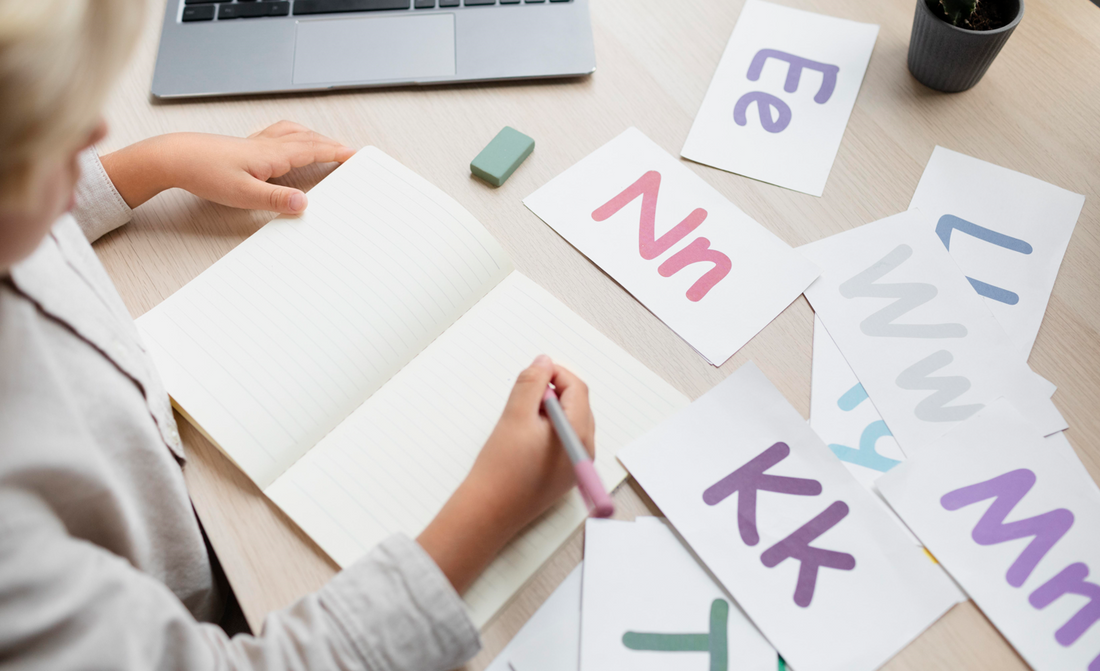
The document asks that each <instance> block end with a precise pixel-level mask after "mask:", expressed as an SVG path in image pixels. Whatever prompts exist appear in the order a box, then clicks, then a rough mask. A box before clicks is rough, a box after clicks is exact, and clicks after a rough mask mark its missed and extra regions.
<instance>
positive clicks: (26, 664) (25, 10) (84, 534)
mask: <svg viewBox="0 0 1100 671" xmlns="http://www.w3.org/2000/svg"><path fill="white" fill-rule="evenodd" d="M171 1H172V2H175V1H176V0H171ZM140 10H141V3H140V2H139V0H0V660H3V664H4V665H5V667H6V668H14V669H52V670H63V669H78V668H79V669H88V668H96V669H123V670H128V669H213V668H218V669H370V670H371V671H382V670H388V669H409V670H413V669H415V670H432V669H446V668H451V667H455V666H458V665H460V664H462V663H463V662H465V660H467V659H468V658H469V657H470V656H471V655H473V654H474V653H475V652H476V650H477V646H478V635H477V631H476V630H475V629H474V627H473V626H472V625H471V623H470V621H469V619H468V618H467V615H466V611H465V609H464V606H463V604H462V601H461V600H460V598H459V596H458V594H459V593H461V592H462V591H463V590H464V589H465V588H466V587H468V586H469V585H470V583H471V582H472V581H473V580H474V578H475V577H476V576H477V575H478V573H479V572H480V571H481V570H482V569H483V568H484V567H485V566H486V564H487V563H488V562H489V561H490V560H491V559H492V557H493V556H494V555H495V554H496V553H497V552H498V551H499V550H500V549H501V548H502V547H503V545H504V544H505V543H506V542H507V541H508V540H509V539H510V538H511V537H512V536H513V535H515V533H516V532H518V531H519V530H520V529H521V528H523V527H524V526H525V525H526V524H528V523H529V522H530V521H532V520H533V519H534V518H535V517H536V516H538V515H539V514H540V513H542V512H543V511H544V510H545V509H546V508H548V507H549V506H550V504H551V503H553V502H554V501H555V500H556V499H557V498H558V497H560V496H561V495H562V494H563V493H564V492H565V491H566V490H567V489H568V488H569V487H570V486H571V485H572V474H571V473H572V471H571V468H570V465H569V463H568V460H567V459H566V457H565V456H564V454H563V452H562V450H561V448H560V446H559V445H558V444H557V440H556V439H555V437H554V434H553V431H552V429H551V427H550V425H549V423H548V422H547V420H546V418H545V417H543V416H540V414H539V403H540V399H541V397H542V394H543V391H544V390H545V389H546V385H547V384H548V383H550V382H553V383H554V385H556V387H557V388H558V391H559V393H560V395H561V398H562V405H563V406H564V407H565V410H566V413H567V414H568V416H569V418H570V421H571V422H572V423H573V425H574V427H575V428H576V429H577V432H578V433H579V435H580V436H581V437H582V439H583V441H584V443H585V444H586V446H587V447H588V450H589V451H590V452H592V451H593V449H594V448H593V441H594V438H593V436H594V424H593V419H592V414H591V410H590V409H589V405H588V396H587V389H586V388H585V386H584V384H583V383H582V382H581V381H580V380H578V379H577V378H576V377H575V376H573V375H572V374H570V373H569V372H568V371H566V370H564V369H562V368H560V367H558V366H555V365H554V364H553V363H552V362H551V361H550V359H549V358H547V357H545V356H540V357H538V358H537V359H536V360H535V361H534V363H533V364H532V365H531V366H530V367H529V368H527V369H526V370H524V371H523V372H522V373H521V374H520V375H519V378H518V380H517V382H516V385H515V388H514V389H513V391H512V394H511V396H510V398H509V399H508V401H507V405H506V407H505V410H504V413H503V416H502V417H501V419H500V421H499V423H498V424H497V426H496V428H495V429H494V431H493V433H492V435H491V436H490V437H489V439H488V441H487V442H486V444H485V446H484V448H483V449H482V451H481V454H480V455H479V457H478V458H477V460H476V463H475V464H474V466H473V468H472V470H471V471H470V473H469V474H468V476H467V477H466V479H465V481H464V482H463V483H462V484H461V485H460V486H459V488H458V489H457V491H456V492H455V493H454V495H453V496H452V497H451V499H450V500H449V501H448V502H447V503H446V504H445V505H444V507H443V509H442V510H441V511H440V512H439V514H438V515H437V516H436V518H435V519H434V520H433V521H432V522H431V523H430V524H429V525H428V527H427V528H426V529H425V530H424V531H423V533H421V534H420V536H419V537H418V538H417V539H416V541H413V540H410V539H408V538H405V537H403V536H395V537H392V538H390V539H388V540H387V541H385V542H383V543H382V544H381V545H380V546H379V547H377V548H375V549H374V550H373V551H372V552H371V553H369V554H368V555H367V556H366V557H364V558H363V559H362V560H360V561H359V562H358V563H356V564H355V565H353V566H350V567H348V568H347V569H345V570H344V571H342V572H341V573H340V574H338V575H337V576H336V577H335V578H333V580H332V581H331V582H329V584H328V585H326V586H325V587H324V588H322V589H321V590H320V591H318V592H316V593H314V594H310V595H308V596H306V597H304V598H302V599H301V600H300V601H298V602H297V603H296V604H294V605H292V606H291V607H289V608H287V609H285V610H283V611H279V612H276V613H272V614H271V615H270V616H269V617H268V619H267V621H266V623H265V627H264V631H263V634H262V635H261V636H255V637H254V636H249V635H244V634H241V635H238V636H235V637H233V638H230V637H229V636H227V634H226V633H225V631H224V630H223V629H221V628H219V627H218V626H217V625H215V624H210V622H213V621H215V620H217V618H218V617H220V614H221V612H222V609H223V604H224V599H223V598H222V596H221V595H220V594H218V589H217V587H216V581H215V570H214V568H213V567H212V558H211V557H210V556H209V554H208V551H207V548H206V546H205V544H204V541H203V536H202V532H201V530H200V528H199V524H198V521H197V519H196V518H195V516H194V513H193V511H192V508H191V504H190V501H189V499H188V495H187V491H186V489H185V485H184V480H183V477H182V470H181V468H182V464H183V453H182V449H181V447H180V443H179V437H178V434H177V432H176V427H175V422H174V419H173V416H172V412H171V408H170V405H169V402H168V397H167V395H166V394H165V392H164V389H163V387H162V386H161V383H160V381H159V379H158V377H157V374H156V371H155V370H154V369H153V366H152V362H151V360H150V359H149V358H148V357H147V356H146V354H145V351H144V349H143V348H142V345H141V343H140V341H139V339H138V337H137V332H136V330H135V328H134V325H133V322H132V321H131V320H130V318H129V315H128V313H127V311H126V308H125V306H124V305H123V304H122V301H121V299H120V297H119V295H118V293H117V292H116V291H115V289H114V287H113V286H112V285H111V283H110V280H109V279H108V277H107V274H106V273H105V272H104V269H103V267H102V266H101V265H100V264H99V262H98V260H97V259H96V256H95V254H94V252H93V251H92V248H91V247H90V246H89V244H88V241H89V239H95V238H96V237H98V236H100V235H102V234H103V233H105V232H107V231H109V230H111V229H113V228H115V227H117V226H119V225H121V224H122V223H124V222H125V221H127V220H128V219H129V218H130V208H132V207H137V206H138V205H139V204H141V203H142V202H144V201H145V200H147V199H149V198H151V197H152V196H154V195H155V194H156V193H158V192H159V191H162V190H164V189H167V188H171V187H182V188H185V189H188V190H190V191H192V192H193V193H195V194H198V195H200V196H203V197H206V198H209V199H211V200H214V201H217V202H220V203H224V204H229V205H234V206H238V207H251V208H263V209H269V210H274V211H278V212H299V211H301V210H302V209H303V208H305V207H306V196H305V194H303V193H301V192H300V191H297V190H295V189H290V188H286V187H281V186H275V185H272V184H268V183H267V182H266V181H265V180H267V179H268V178H270V177H274V176H278V175H282V174H285V173H286V172H288V171H289V170H290V169H291V168H293V167H298V166H303V165H308V164H310V163H314V162H329V161H343V160H346V159H347V158H348V157H349V156H351V154H352V151H351V150H350V149H348V148H346V147H343V146H342V145H340V144H339V143H337V142H335V141H333V140H329V139H327V138H324V137H321V136H319V135H317V134H315V133H313V132H311V131H308V130H306V129H305V128H302V127H300V126H297V125H295V124H290V123H287V122H280V123H278V124H275V125H274V126H272V127H270V128H268V129H266V130H264V131H262V132H260V133H259V134H257V135H254V136H252V137H250V138H247V139H237V138H227V137H217V136H208V135H196V134H177V135H167V136H163V137H158V138H153V139H151V140H147V141H145V142H141V143H138V144H136V145H134V146H132V147H128V148H126V149H123V150H121V151H118V152H116V153H113V154H110V155H107V156H104V157H103V159H102V162H101V161H100V160H99V159H98V157H97V156H96V154H95V152H94V150H92V149H90V147H91V146H92V145H94V144H95V143H96V142H97V141H98V140H100V139H101V138H102V137H103V136H104V134H105V132H106V130H105V127H104V125H103V123H102V121H100V120H99V111H98V110H99V109H100V108H101V106H102V104H103V100H104V97H105V94H106V91H107V89H108V86H109V84H110V82H111V80H112V79H113V78H114V76H115V75H116V73H117V72H118V71H119V69H120V68H121V66H122V65H123V63H124V61H125V59H126V57H127V54H128V53H129V50H130V45H131V43H132V42H133V40H134V37H135V33H136V31H137V29H138V26H139V25H140V23H141V19H140V14H141V12H140Z"/></svg>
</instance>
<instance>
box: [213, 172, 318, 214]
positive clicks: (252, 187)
mask: <svg viewBox="0 0 1100 671" xmlns="http://www.w3.org/2000/svg"><path fill="white" fill-rule="evenodd" d="M230 200H231V202H228V203H225V204H226V205H230V206H232V207H239V208H242V209H246V210H268V211H270V212H278V213H280V214H298V213H299V212H301V211H302V210H304V209H306V205H307V203H308V200H307V199H306V194H304V193H302V192H301V191H299V190H298V189H292V188H290V187H288V186H279V185H277V184H268V183H267V182H261V181H260V180H258V179H255V178H254V177H250V176H245V177H244V178H242V179H241V181H240V183H239V184H238V186H237V188H236V189H234V191H233V194H232V196H231V197H230Z"/></svg>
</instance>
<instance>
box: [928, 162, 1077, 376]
mask: <svg viewBox="0 0 1100 671" xmlns="http://www.w3.org/2000/svg"><path fill="white" fill-rule="evenodd" d="M1084 205H1085V197H1084V196H1082V195H1081V194H1079V193H1073V192H1072V191H1066V190H1065V189H1062V188H1059V187H1057V186H1054V185H1053V184H1048V183H1046V182H1044V181H1042V180H1039V179H1035V178H1034V177H1029V176H1028V175H1024V174H1021V173H1018V172H1015V171H1014V170H1009V169H1008V168H1002V167H1000V166H998V165H993V164H992V163H986V162H985V161H981V160H978V159H976V158H972V157H970V156H967V155H966V154H960V153H958V152H954V151H951V150H950V149H944V148H943V147H936V149H935V150H934V151H933V152H932V158H930V159H928V165H927V166H926V167H925V168H924V174H923V175H921V178H920V183H919V184H917V191H916V193H914V194H913V201H912V202H911V203H910V204H909V209H919V210H921V211H922V212H924V213H925V215H928V216H929V217H930V218H931V219H930V222H929V223H930V224H931V225H934V226H935V227H936V235H937V236H939V238H940V240H941V241H942V242H943V245H944V247H947V248H948V250H950V252H951V256H952V257H953V258H954V259H955V262H956V263H958V264H959V267H960V268H962V270H963V272H964V273H966V276H967V277H966V279H967V280H968V281H969V282H970V284H971V286H973V287H974V290H975V291H977V292H978V294H980V295H981V296H982V297H983V298H984V299H985V304H986V305H987V306H988V307H989V310H990V311H991V312H992V313H993V316H994V317H996V318H997V321H998V322H1000V324H1001V326H1003V327H1004V330H1005V332H1006V333H1008V336H1009V337H1010V338H1012V340H1013V341H1014V342H1016V344H1017V345H1019V347H1020V348H1021V350H1022V352H1023V353H1024V355H1025V358H1026V355H1027V354H1029V353H1030V352H1031V347H1032V345H1034V344H1035V337H1036V336H1037V335H1038V334H1039V326H1041V325H1042V323H1043V315H1044V314H1045V313H1046V309H1047V302H1048V301H1049V300H1050V292H1051V290H1052V289H1053V288H1054V280H1055V279H1056V278H1057V277H1058V268H1059V267H1060V266H1061V265H1062V257H1063V256H1064V255H1065V253H1066V247H1067V246H1068V245H1069V239H1070V237H1071V236H1072V235H1073V229H1074V227H1075V226H1076V225H1077V218H1078V217H1079V216H1080V215H1081V208H1082V207H1084Z"/></svg>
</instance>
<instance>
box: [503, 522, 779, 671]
mask: <svg viewBox="0 0 1100 671" xmlns="http://www.w3.org/2000/svg"><path fill="white" fill-rule="evenodd" d="M582 603H583V605H582V615H581V622H582V624H581V631H582V633H581V671H667V670H668V669H676V670H677V671H775V669H776V668H777V665H778V664H777V662H778V658H777V657H776V653H775V649H774V648H772V646H771V645H769V644H768V642H767V640H765V639H764V637H763V636H761V635H760V632H759V631H757V629H756V627H754V626H753V624H752V623H751V622H749V620H748V618H746V617H745V615H744V613H742V612H741V610H740V609H739V608H738V607H737V604H736V603H734V602H733V599H732V598H730V596H729V594H727V593H726V592H725V591H723V590H722V588H721V586H719V585H718V583H716V582H714V579H713V578H711V577H710V575H709V574H708V573H707V572H706V570H705V569H704V568H703V567H702V566H700V565H699V562H697V561H696V560H695V558H694V557H693V556H692V555H691V552H690V551H689V550H688V549H687V548H686V547H685V546H684V544H683V543H681V542H680V539H679V538H677V537H676V534H675V532H673V531H672V529H671V528H670V527H669V526H668V524H666V523H665V521H664V520H662V519H661V518H659V517H639V518H638V519H637V520H635V521H633V522H620V521H616V520H597V519H589V520H588V522H587V523H586V525H585V531H584V599H583V602H582ZM516 671H526V670H524V669H518V668H517V670H516Z"/></svg>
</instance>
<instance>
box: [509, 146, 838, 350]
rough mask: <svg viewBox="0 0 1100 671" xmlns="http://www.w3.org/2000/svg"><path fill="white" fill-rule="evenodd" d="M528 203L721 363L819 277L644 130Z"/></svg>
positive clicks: (569, 173) (545, 188)
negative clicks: (646, 134) (645, 133)
mask: <svg viewBox="0 0 1100 671" xmlns="http://www.w3.org/2000/svg"><path fill="white" fill-rule="evenodd" d="M523 202H524V204H525V205H527V207H528V208H530V210H531V211H532V212H534V213H535V214H536V215H538V217H539V218H540V219H542V220H543V221H545V222H546V223H547V224H549V225H550V227H551V228H553V229H554V230H555V231H557V232H558V233H559V234H560V235H561V236H562V237H563V238H565V239H566V240H568V241H569V243H570V244H572V245H573V246H574V247H576V248H577V249H578V250H580V252H581V253H582V254H584V255H585V256H587V257H588V258H590V259H592V261H594V262H595V263H596V264H597V265H598V266H600V268H602V269H603V270H604V271H605V272H607V273H608V274H609V275H611V276H612V277H613V278H614V279H615V281H617V282H618V283H619V284H621V285H622V286H623V287H624V288H625V289H626V290H627V291H629V292H630V293H631V294H633V295H634V297H635V298H637V299H638V300H639V301H640V302H641V303H642V304H643V305H645V306H646V307H647V308H649V310H650V311H651V312H653V314H654V315H656V316H657V318H659V319H660V320H661V321H663V322H664V323H665V324H667V325H668V326H669V328H671V329H672V330H673V331H675V332H676V333H677V334H678V335H679V336H680V337H681V338H683V339H684V340H686V341H687V342H688V344H689V345H691V346H692V347H694V348H695V349H696V351H698V352H699V353H700V354H702V355H703V356H704V357H705V358H706V359H707V360H708V361H709V362H711V363H712V364H714V365H716V366H717V365H721V364H722V363H723V362H724V361H725V360H726V359H728V358H730V357H731V356H733V353H734V352H736V351H737V350H739V349H741V347H742V346H744V344H745V343H747V342H748V341H749V340H750V339H752V337H753V336H755V335H756V334H757V333H758V332H759V331H760V329H762V328H764V327H765V326H766V325H767V324H768V322H770V321H771V320H772V319H774V318H775V317H776V316H777V315H778V314H779V313H780V312H782V311H783V310H784V309H785V308H786V307H787V306H788V305H790V304H791V302H792V301H793V300H794V299H795V298H798V295H799V294H801V293H802V291H803V290H805V288H806V287H807V286H809V284H810V282H812V281H813V280H814V278H816V277H817V275H818V272H817V268H815V267H814V265H813V264H812V263H810V262H808V261H806V260H805V259H804V258H802V256H801V255H799V254H798V252H796V251H794V250H793V249H791V247H790V246H789V245H787V244H786V243H785V242H783V241H782V240H780V239H779V238H778V237H776V236H775V235H773V234H772V233H771V232H770V231H768V230H767V229H765V228H764V227H763V226H761V225H760V224H758V223H757V222H756V221H754V220H753V219H752V218H751V217H749V216H748V215H746V214H745V213H744V212H742V211H741V210H740V209H738V208H737V207H736V206H735V205H734V204H733V203H731V202H729V201H728V200H726V198H725V197H724V196H722V194H720V193H718V192H717V191H716V190H715V189H714V188H713V187H711V186H710V185H709V184H707V183H706V182H704V181H703V180H702V179H700V178H699V176H698V175H696V174H695V173H694V172H692V171H691V170H690V169H689V168H687V167H686V166H685V165H683V164H682V163H680V162H679V161H677V160H676V159H675V158H673V157H672V156H670V155H669V154H668V153H667V152H666V151H664V150H663V149H661V148H660V147H658V146H657V145H656V144H655V143H654V142H653V141H652V140H650V139H649V138H648V137H646V136H645V135H643V134H642V132H641V131H639V130H638V129H636V128H630V129H628V130H626V131H625V132H624V133H622V134H621V135H619V136H618V137H617V138H615V139H614V140H612V141H611V142H608V143H607V144H606V145H604V146H603V147H601V148H600V149H598V150H596V151H595V152H593V153H592V154H590V155H589V156H587V157H585V158H584V159H582V160H581V161H580V162H579V163H577V164H576V165H574V166H573V167H571V168H569V169H568V170H566V171H565V172H563V173H562V174H560V175H558V176H557V177H555V178H554V179H552V180H550V181H549V182H548V183H547V184H545V185H544V186H543V187H542V188H540V189H539V190H538V191H535V192H534V193H533V194H531V195H530V196H528V197H527V198H526V199H524V201H523Z"/></svg>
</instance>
